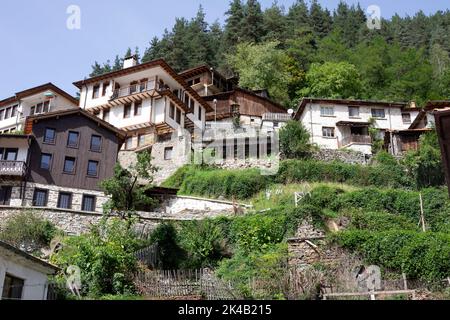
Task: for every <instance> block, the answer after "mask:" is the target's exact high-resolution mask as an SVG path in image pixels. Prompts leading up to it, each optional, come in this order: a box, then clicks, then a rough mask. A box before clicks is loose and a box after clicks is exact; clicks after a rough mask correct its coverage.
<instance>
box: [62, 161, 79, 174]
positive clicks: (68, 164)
mask: <svg viewBox="0 0 450 320" xmlns="http://www.w3.org/2000/svg"><path fill="white" fill-rule="evenodd" d="M75 163H76V159H75V158H73V157H66V158H65V159H64V170H63V171H64V173H68V174H74V173H75Z"/></svg>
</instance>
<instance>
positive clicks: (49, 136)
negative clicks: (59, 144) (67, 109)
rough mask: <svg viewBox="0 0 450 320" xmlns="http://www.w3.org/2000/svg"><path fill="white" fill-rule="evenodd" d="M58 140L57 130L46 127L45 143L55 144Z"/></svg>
mask: <svg viewBox="0 0 450 320" xmlns="http://www.w3.org/2000/svg"><path fill="white" fill-rule="evenodd" d="M55 142H56V130H55V129H52V128H46V129H45V135H44V143H50V144H55Z"/></svg>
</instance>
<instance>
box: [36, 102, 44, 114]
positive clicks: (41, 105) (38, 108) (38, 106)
mask: <svg viewBox="0 0 450 320" xmlns="http://www.w3.org/2000/svg"><path fill="white" fill-rule="evenodd" d="M43 105H44V104H42V103H38V104H37V105H36V113H42V107H43Z"/></svg>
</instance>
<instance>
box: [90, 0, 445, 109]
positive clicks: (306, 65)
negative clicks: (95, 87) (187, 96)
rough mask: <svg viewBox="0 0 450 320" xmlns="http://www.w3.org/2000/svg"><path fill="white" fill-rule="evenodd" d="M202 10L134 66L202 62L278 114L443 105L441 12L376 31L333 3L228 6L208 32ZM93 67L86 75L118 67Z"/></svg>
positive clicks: (360, 14)
mask: <svg viewBox="0 0 450 320" xmlns="http://www.w3.org/2000/svg"><path fill="white" fill-rule="evenodd" d="M205 16H206V14H205V12H204V11H203V9H202V7H200V8H199V11H198V13H197V15H196V16H195V17H194V18H192V19H190V20H188V19H186V18H177V19H176V21H175V24H174V26H173V28H172V29H171V30H167V29H166V31H165V32H164V34H163V35H162V36H161V37H160V38H158V37H155V38H153V39H152V40H151V41H150V44H149V47H148V48H146V50H145V52H144V53H143V54H142V56H141V55H140V54H139V50H138V48H136V50H135V52H132V50H131V49H129V50H128V52H127V53H126V54H125V56H126V55H129V54H131V53H136V54H137V55H138V56H139V59H140V61H141V62H146V61H150V60H153V59H157V58H164V59H165V60H166V61H167V62H168V63H169V64H170V65H171V66H172V67H174V68H175V69H176V70H177V71H182V70H184V69H187V68H190V67H193V66H196V65H199V64H203V63H207V64H209V65H211V66H213V67H215V68H218V70H220V71H221V72H223V73H224V74H225V75H227V76H232V75H239V76H240V85H241V86H243V87H246V88H250V89H263V88H266V89H268V90H269V93H270V94H271V96H272V97H273V98H274V99H276V100H277V101H279V102H281V103H283V104H284V105H286V106H287V107H290V106H295V105H296V104H297V102H298V100H299V99H300V98H302V97H305V96H309V97H324V98H359V99H376V100H387V101H411V100H414V101H416V102H418V104H419V105H423V104H424V103H425V102H426V101H427V100H436V99H448V98H450V56H449V53H450V10H446V11H445V12H442V11H438V12H436V13H434V14H432V15H430V16H427V15H425V14H424V13H423V12H422V11H419V12H417V13H416V14H415V15H414V16H412V17H410V16H406V17H400V16H399V15H394V16H393V17H391V18H390V19H389V20H386V19H383V20H382V25H381V29H380V30H371V29H369V28H368V27H367V25H366V15H365V12H364V10H363V9H362V8H361V7H360V6H359V5H357V6H354V5H352V6H349V5H348V4H346V3H345V2H341V3H339V5H338V6H337V8H336V10H334V12H330V11H329V10H328V9H326V8H323V7H322V6H321V5H320V4H319V2H318V1H316V0H312V1H311V2H305V1H304V0H297V1H296V2H295V3H294V4H293V5H292V6H291V7H289V8H287V9H286V8H284V7H282V6H279V5H278V4H277V3H276V2H275V3H274V4H273V5H272V6H271V7H269V8H267V9H265V10H263V9H262V8H261V4H260V3H259V2H258V1H257V0H247V1H245V2H244V1H242V0H233V1H232V2H231V3H230V6H229V9H228V11H227V12H226V13H225V16H226V20H225V23H224V25H221V24H220V23H219V22H217V21H216V22H214V23H213V24H209V23H208V22H207V21H206V17H205ZM121 63H122V58H121V57H120V56H119V55H117V56H116V59H115V60H114V63H111V62H110V61H107V62H106V63H103V64H99V63H97V62H96V63H95V64H94V65H93V71H92V74H91V76H94V75H98V74H102V73H105V72H108V71H112V70H116V69H118V68H121Z"/></svg>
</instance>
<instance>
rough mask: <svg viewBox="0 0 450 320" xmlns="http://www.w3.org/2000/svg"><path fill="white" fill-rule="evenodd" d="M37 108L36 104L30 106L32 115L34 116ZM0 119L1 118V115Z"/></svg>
mask: <svg viewBox="0 0 450 320" xmlns="http://www.w3.org/2000/svg"><path fill="white" fill-rule="evenodd" d="M35 110H36V107H35V106H33V107H31V108H30V116H32V115H34V114H35ZM2 111H3V110H2ZM0 113H1V111H0ZM0 120H1V117H0Z"/></svg>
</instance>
